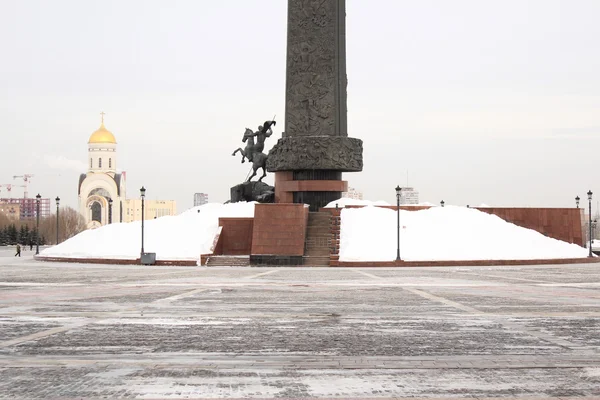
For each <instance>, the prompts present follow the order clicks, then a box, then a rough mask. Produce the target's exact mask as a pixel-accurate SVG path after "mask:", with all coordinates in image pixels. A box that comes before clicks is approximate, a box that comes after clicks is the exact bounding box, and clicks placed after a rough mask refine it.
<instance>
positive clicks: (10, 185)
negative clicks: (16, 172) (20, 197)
mask: <svg viewBox="0 0 600 400" xmlns="http://www.w3.org/2000/svg"><path fill="white" fill-rule="evenodd" d="M3 187H5V188H6V190H8V197H12V196H11V194H10V191H11V190H12V184H10V183H7V184H4V185H0V188H3ZM0 190H2V189H0Z"/></svg>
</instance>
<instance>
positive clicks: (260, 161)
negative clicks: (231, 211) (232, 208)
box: [230, 117, 276, 203]
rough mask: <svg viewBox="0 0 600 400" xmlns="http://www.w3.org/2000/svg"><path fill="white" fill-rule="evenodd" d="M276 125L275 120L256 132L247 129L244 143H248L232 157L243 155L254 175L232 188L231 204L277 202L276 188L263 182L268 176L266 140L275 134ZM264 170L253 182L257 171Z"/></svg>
mask: <svg viewBox="0 0 600 400" xmlns="http://www.w3.org/2000/svg"><path fill="white" fill-rule="evenodd" d="M275 125H276V122H275V118H274V117H273V120H272V121H265V123H264V124H262V125H260V126H259V127H258V130H257V131H256V132H253V131H252V129H249V128H246V130H245V131H244V135H243V136H242V142H244V143H246V147H244V148H243V149H242V148H241V147H240V148H238V149H236V150H235V151H234V152H233V153H232V154H231V155H232V156H235V155H236V154H237V153H240V154H241V155H242V163H244V162H246V160H248V161H249V162H250V163H252V174H248V175H250V176H249V177H248V178H247V179H246V180H245V181H244V183H241V184H239V185H236V186H234V187H232V188H231V200H230V201H231V202H232V203H236V202H238V201H258V202H260V203H272V202H273V201H274V200H275V188H274V187H273V186H270V185H268V184H266V183H264V182H263V181H262V180H263V178H264V177H266V176H267V158H268V155H266V154H265V153H264V152H263V151H264V149H265V140H266V139H267V138H268V137H270V136H271V135H272V134H273V130H272V129H271V128H272V127H273V126H275ZM259 168H262V170H263V174H262V176H261V177H260V178H259V179H258V181H254V182H252V178H254V177H255V176H256V171H257V170H258V169H259Z"/></svg>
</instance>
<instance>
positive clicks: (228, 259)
mask: <svg viewBox="0 0 600 400" xmlns="http://www.w3.org/2000/svg"><path fill="white" fill-rule="evenodd" d="M249 265H250V256H241V257H240V256H219V255H216V256H210V257H208V262H207V263H206V266H207V267H247V266H249Z"/></svg>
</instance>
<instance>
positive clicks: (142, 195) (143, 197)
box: [140, 186, 146, 254]
mask: <svg viewBox="0 0 600 400" xmlns="http://www.w3.org/2000/svg"><path fill="white" fill-rule="evenodd" d="M140 197H141V199H142V254H144V199H145V198H146V188H145V187H143V186H142V188H141V189H140Z"/></svg>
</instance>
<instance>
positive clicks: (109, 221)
mask: <svg viewBox="0 0 600 400" xmlns="http://www.w3.org/2000/svg"><path fill="white" fill-rule="evenodd" d="M112 203H113V199H108V223H109V224H112Z"/></svg>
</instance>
